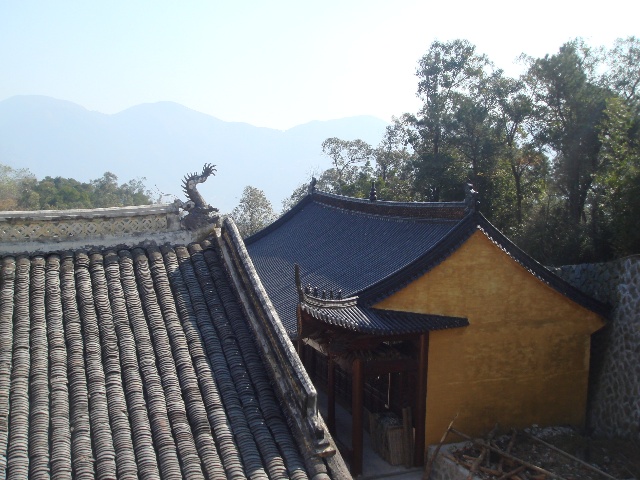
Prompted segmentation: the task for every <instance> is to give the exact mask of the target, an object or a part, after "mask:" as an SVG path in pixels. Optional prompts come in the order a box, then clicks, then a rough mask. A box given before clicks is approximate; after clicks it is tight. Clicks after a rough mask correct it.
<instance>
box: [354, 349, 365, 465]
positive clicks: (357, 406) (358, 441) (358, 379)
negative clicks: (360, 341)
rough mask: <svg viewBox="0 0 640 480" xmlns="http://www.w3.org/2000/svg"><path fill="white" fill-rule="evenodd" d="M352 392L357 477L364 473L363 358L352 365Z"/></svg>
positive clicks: (357, 359)
mask: <svg viewBox="0 0 640 480" xmlns="http://www.w3.org/2000/svg"><path fill="white" fill-rule="evenodd" d="M352 375H353V377H352V380H351V381H352V392H351V415H352V423H351V444H352V449H353V455H352V458H351V474H352V475H353V476H354V477H357V476H358V475H360V474H361V473H362V445H363V442H362V440H363V433H362V430H363V428H362V427H363V425H362V419H363V418H362V417H363V403H364V368H363V362H362V359H360V358H356V359H355V360H354V361H353V365H352Z"/></svg>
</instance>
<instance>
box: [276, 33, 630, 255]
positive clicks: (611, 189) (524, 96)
mask: <svg viewBox="0 0 640 480" xmlns="http://www.w3.org/2000/svg"><path fill="white" fill-rule="evenodd" d="M521 61H522V62H523V64H524V66H525V72H524V74H523V75H521V76H520V77H519V78H511V77H509V76H507V75H505V73H504V72H503V71H502V70H501V69H499V68H497V67H496V66H495V65H494V64H493V63H492V62H491V61H490V59H489V58H488V57H486V56H485V55H482V54H480V53H478V52H477V51H476V48H475V46H474V45H473V44H471V43H470V42H468V41H466V40H453V41H450V42H439V41H436V42H433V43H432V44H431V46H430V47H429V49H428V51H427V52H426V53H425V55H424V56H423V57H422V58H421V59H420V60H419V62H418V67H417V70H416V76H417V80H418V82H417V96H418V98H419V99H420V100H421V102H422V106H421V107H420V109H419V110H418V111H417V112H414V113H405V114H403V115H401V116H400V117H399V118H397V119H394V121H393V123H392V124H391V125H390V126H389V127H388V128H387V131H386V132H385V135H384V137H383V139H382V140H381V141H380V143H379V145H378V146H377V147H372V146H370V145H368V144H366V143H365V142H363V141H362V140H351V141H346V140H341V139H338V138H329V139H327V140H325V142H324V143H323V144H322V151H323V153H325V154H326V155H327V156H328V157H329V158H330V160H331V163H332V166H331V168H329V169H327V170H326V171H324V172H321V173H320V174H318V175H317V176H318V183H317V187H318V188H319V189H321V190H325V191H329V192H333V193H339V194H343V195H350V196H358V197H365V198H366V197H368V193H369V189H370V185H371V181H375V182H376V189H377V191H378V198H380V199H384V200H404V201H407V200H408V201H450V200H460V199H461V198H462V197H463V195H464V193H463V191H464V190H463V187H464V185H465V184H466V183H468V182H470V183H473V185H474V188H475V189H476V190H477V191H478V192H479V200H480V209H481V211H482V213H483V214H484V215H485V216H486V217H487V218H488V219H489V220H490V221H491V222H492V223H494V224H495V225H496V226H497V227H498V228H500V229H502V230H503V231H504V232H505V233H506V234H507V235H509V236H510V237H511V238H512V239H513V240H514V241H515V242H516V243H517V244H519V245H520V246H521V247H522V248H523V249H524V250H526V251H527V252H529V253H530V254H531V255H533V256H534V258H536V259H538V260H539V261H542V262H544V263H546V264H561V263H577V262H585V261H604V260H609V259H611V258H614V257H617V256H624V255H629V254H634V253H640V229H638V228H637V219H638V218H640V40H638V39H637V38H635V37H629V38H626V39H619V40H617V41H616V42H615V44H614V45H613V47H612V48H610V49H606V48H593V47H590V46H589V45H587V44H586V43H585V42H584V41H583V40H581V39H575V40H571V41H569V42H567V43H565V44H564V45H561V46H560V48H559V50H558V52H556V53H554V54H548V55H545V56H544V57H541V58H533V57H529V56H526V55H524V54H523V55H522V57H521ZM305 191H306V190H305V187H303V186H301V187H300V188H299V189H297V190H296V191H295V192H294V193H293V194H292V196H291V198H290V199H288V200H287V201H286V202H285V206H290V205H292V204H293V203H295V201H296V200H297V199H299V198H300V197H301V196H302V195H304V193H305Z"/></svg>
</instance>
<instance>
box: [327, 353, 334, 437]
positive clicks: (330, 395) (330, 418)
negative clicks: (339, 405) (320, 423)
mask: <svg viewBox="0 0 640 480" xmlns="http://www.w3.org/2000/svg"><path fill="white" fill-rule="evenodd" d="M327 427H328V428H329V433H331V435H334V436H335V435H336V364H335V363H334V361H333V355H331V354H329V356H328V358H327Z"/></svg>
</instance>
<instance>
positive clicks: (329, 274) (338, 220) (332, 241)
mask: <svg viewBox="0 0 640 480" xmlns="http://www.w3.org/2000/svg"><path fill="white" fill-rule="evenodd" d="M326 200H330V202H328V201H326ZM372 204H373V202H371V203H370V202H366V201H355V202H354V203H353V204H352V205H348V204H346V203H344V204H337V205H336V202H335V197H333V196H327V197H325V196H324V194H314V195H310V196H308V197H307V199H306V201H305V200H303V201H302V202H301V204H299V205H298V206H297V207H295V208H294V210H292V211H291V212H289V213H288V214H286V215H285V216H284V217H283V218H282V219H280V221H278V222H277V223H276V225H273V226H272V227H271V228H269V227H268V228H267V230H266V231H263V232H260V233H259V234H258V235H255V236H254V237H252V238H249V239H247V241H246V244H247V250H248V251H249V254H250V256H251V259H252V261H253V263H254V265H255V267H256V270H257V272H258V274H259V276H260V279H261V280H262V282H263V284H264V286H265V289H266V290H267V293H268V294H269V297H270V298H271V301H272V302H273V304H274V307H275V308H276V310H277V311H278V314H279V315H280V318H281V319H282V321H283V323H284V324H285V326H286V327H287V330H288V331H289V332H290V333H294V332H295V329H296V315H295V308H296V305H297V301H298V297H297V293H296V289H295V283H294V265H295V264H296V263H298V264H299V265H300V269H301V279H302V283H303V284H305V285H306V284H311V286H312V287H318V288H319V289H321V290H322V289H326V290H327V291H328V290H334V291H337V290H342V292H343V295H344V296H345V297H346V296H352V295H355V294H357V293H358V292H360V291H362V290H365V289H367V288H368V287H371V286H372V285H374V284H376V283H378V282H379V281H380V280H382V279H384V278H385V277H388V276H390V275H392V274H394V273H396V272H398V271H401V270H402V269H403V268H405V267H406V266H407V265H409V264H411V263H413V262H414V261H415V260H416V259H418V258H420V257H421V256H423V255H424V254H425V252H428V251H429V250H430V249H432V248H433V247H434V246H435V245H437V244H438V242H440V241H441V240H442V239H443V238H444V237H445V236H447V234H448V233H449V232H451V231H452V230H453V229H454V228H455V227H456V226H457V225H458V224H459V222H460V221H461V220H460V208H459V207H460V206H459V205H458V204H454V206H455V208H456V209H457V211H456V212H454V215H451V216H453V217H458V218H434V217H433V215H434V213H436V214H437V215H438V217H441V216H443V215H442V210H445V211H446V207H444V206H443V204H435V205H437V206H438V207H440V211H438V212H434V208H433V207H432V205H434V204H410V203H409V204H407V203H398V204H395V205H394V203H393V202H375V204H373V206H375V207H377V208H380V209H381V208H384V212H383V214H378V213H377V212H375V211H373V213H371V208H370V207H371V206H372ZM420 205H426V206H427V207H426V208H423V209H422V210H420V209H419V208H418V207H419V206H420ZM349 206H352V207H353V208H348V207H349ZM396 206H397V208H396V209H394V207H396ZM363 210H365V211H363ZM394 214H396V215H394ZM409 215H410V216H409Z"/></svg>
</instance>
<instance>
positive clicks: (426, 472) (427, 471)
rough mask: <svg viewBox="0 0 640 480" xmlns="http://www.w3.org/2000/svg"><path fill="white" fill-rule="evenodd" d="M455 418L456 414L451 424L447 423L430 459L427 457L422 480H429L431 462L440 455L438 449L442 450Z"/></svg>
mask: <svg viewBox="0 0 640 480" xmlns="http://www.w3.org/2000/svg"><path fill="white" fill-rule="evenodd" d="M456 418H458V414H457V413H456V416H455V417H453V420H451V422H449V426H448V427H447V429H446V430H445V431H444V433H443V434H442V438H441V439H440V443H438V446H437V447H436V449H435V450H434V452H433V455H431V457H429V461H428V462H427V466H426V467H425V468H424V474H423V475H422V480H429V477H430V476H431V469H432V468H433V462H435V460H436V457H437V456H438V453H440V449H441V448H442V445H444V442H445V441H446V440H447V437H448V436H449V432H450V431H451V429H452V428H453V422H455V421H456Z"/></svg>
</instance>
